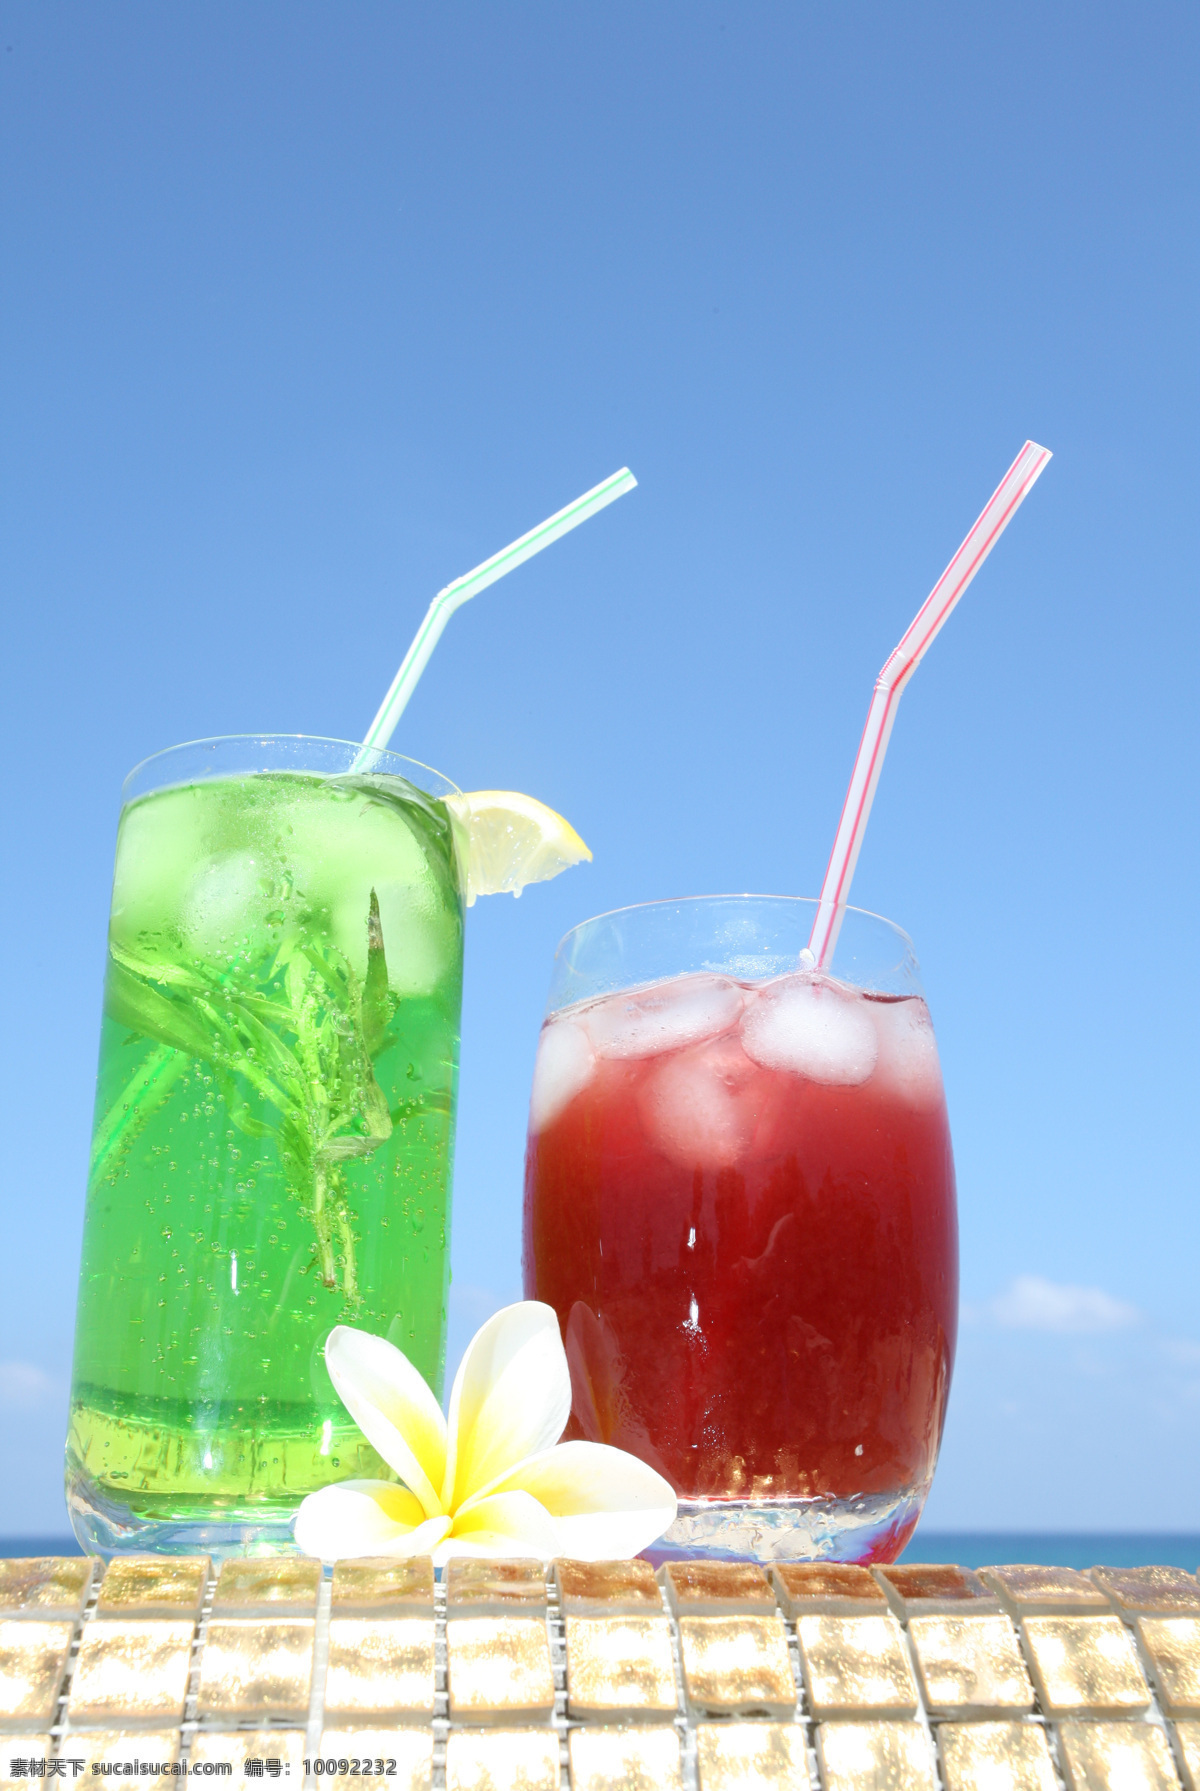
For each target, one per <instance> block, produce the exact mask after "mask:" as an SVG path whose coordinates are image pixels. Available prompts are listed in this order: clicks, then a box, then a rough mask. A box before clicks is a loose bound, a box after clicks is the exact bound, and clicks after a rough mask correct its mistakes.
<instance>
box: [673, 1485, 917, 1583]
mask: <svg viewBox="0 0 1200 1791" xmlns="http://www.w3.org/2000/svg"><path fill="white" fill-rule="evenodd" d="M928 1491H929V1487H928V1485H927V1484H926V1485H923V1486H909V1487H904V1488H902V1489H901V1491H899V1492H895V1493H878V1494H875V1495H873V1496H871V1497H867V1496H865V1495H863V1494H859V1495H858V1496H857V1497H851V1498H847V1499H828V1498H827V1499H681V1500H680V1501H679V1515H678V1517H677V1518H676V1519H675V1522H674V1523H673V1524H672V1525H671V1528H670V1529H669V1530H668V1531H667V1533H666V1535H665V1536H662V1537H660V1539H659V1540H658V1541H657V1542H656V1543H654V1545H653V1546H652V1547H651V1548H648V1549H646V1550H645V1551H644V1552H645V1555H646V1559H647V1560H649V1561H652V1562H653V1563H654V1565H655V1566H656V1567H659V1566H661V1565H662V1563H663V1562H664V1561H684V1560H695V1559H696V1558H697V1557H699V1558H703V1559H707V1560H710V1561H852V1562H861V1563H864V1564H865V1563H867V1562H870V1561H881V1562H885V1563H886V1562H889V1561H894V1560H895V1559H896V1557H897V1556H898V1555H899V1554H900V1553H901V1551H902V1550H903V1548H904V1546H905V1544H906V1543H907V1541H908V1539H909V1537H910V1536H911V1535H912V1533H913V1531H914V1530H915V1529H916V1527H917V1519H918V1518H919V1517H920V1515H921V1507H922V1506H923V1505H924V1503H925V1495H926V1494H927V1493H928Z"/></svg>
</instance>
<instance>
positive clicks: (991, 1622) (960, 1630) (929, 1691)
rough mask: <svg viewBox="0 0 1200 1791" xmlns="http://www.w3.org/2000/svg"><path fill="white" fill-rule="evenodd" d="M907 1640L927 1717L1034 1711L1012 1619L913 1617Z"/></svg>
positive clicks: (1004, 1714) (992, 1616)
mask: <svg viewBox="0 0 1200 1791" xmlns="http://www.w3.org/2000/svg"><path fill="white" fill-rule="evenodd" d="M908 1638H909V1641H910V1642H911V1643H912V1649H913V1653H914V1655H915V1656H916V1662H917V1678H918V1679H919V1681H920V1683H921V1689H922V1691H923V1692H924V1694H925V1708H926V1710H927V1711H928V1712H929V1714H930V1716H949V1717H954V1716H974V1717H987V1716H1019V1715H1022V1714H1024V1713H1026V1712H1028V1711H1031V1710H1032V1709H1033V1686H1032V1685H1031V1684H1030V1682H1029V1674H1028V1673H1027V1672H1026V1671H1025V1662H1024V1661H1023V1660H1022V1658H1021V1647H1020V1643H1019V1642H1018V1641H1017V1632H1016V1630H1015V1629H1014V1628H1013V1626H1012V1622H1011V1620H1010V1619H1009V1618H1008V1617H1006V1616H1004V1615H1003V1613H1002V1612H1001V1613H997V1614H995V1615H986V1614H985V1615H984V1616H982V1617H913V1618H911V1619H910V1621H909V1625H908Z"/></svg>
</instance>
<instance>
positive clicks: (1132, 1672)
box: [1021, 1616, 1150, 1717]
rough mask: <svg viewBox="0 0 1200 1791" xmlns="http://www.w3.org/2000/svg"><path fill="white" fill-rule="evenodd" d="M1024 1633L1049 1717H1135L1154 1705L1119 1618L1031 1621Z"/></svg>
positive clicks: (1031, 1663) (1046, 1618) (1042, 1703)
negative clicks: (1151, 1704) (1150, 1704)
mask: <svg viewBox="0 0 1200 1791" xmlns="http://www.w3.org/2000/svg"><path fill="white" fill-rule="evenodd" d="M1021 1628H1022V1630H1023V1632H1024V1637H1025V1652H1026V1654H1027V1656H1028V1658H1029V1665H1030V1668H1031V1669H1032V1672H1033V1683H1034V1685H1035V1686H1036V1688H1037V1695H1038V1698H1039V1700H1040V1702H1041V1706H1042V1711H1043V1714H1044V1715H1046V1716H1097V1717H1099V1716H1134V1715H1136V1714H1137V1713H1139V1712H1140V1711H1143V1710H1145V1709H1146V1708H1147V1706H1148V1705H1149V1703H1150V1687H1149V1686H1148V1685H1147V1683H1146V1678H1145V1675H1144V1674H1143V1672H1142V1669H1141V1667H1140V1666H1139V1665H1138V1662H1137V1656H1136V1654H1135V1653H1134V1649H1133V1639H1132V1637H1131V1636H1130V1634H1129V1631H1128V1630H1127V1629H1126V1628H1125V1625H1124V1624H1123V1623H1122V1622H1121V1619H1120V1618H1119V1617H1111V1616H1110V1617H1027V1618H1026V1619H1025V1621H1024V1622H1023V1623H1022V1625H1021Z"/></svg>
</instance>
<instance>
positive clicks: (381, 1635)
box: [325, 1611, 436, 1722]
mask: <svg viewBox="0 0 1200 1791" xmlns="http://www.w3.org/2000/svg"><path fill="white" fill-rule="evenodd" d="M434 1644H435V1626H434V1620H433V1613H432V1611H431V1612H430V1614H429V1616H428V1617H339V1616H333V1617H331V1618H330V1622H329V1665H328V1668H327V1671H326V1678H325V1714H326V1716H336V1717H338V1718H342V1717H348V1718H352V1719H353V1720H355V1721H359V1722H363V1721H371V1720H372V1719H378V1718H384V1717H394V1716H399V1715H412V1716H417V1717H422V1718H424V1719H425V1720H426V1721H428V1722H432V1720H433V1701H434V1696H435V1692H436V1684H435V1672H434Z"/></svg>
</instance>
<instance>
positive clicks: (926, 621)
mask: <svg viewBox="0 0 1200 1791" xmlns="http://www.w3.org/2000/svg"><path fill="white" fill-rule="evenodd" d="M1049 459H1050V450H1049V448H1039V447H1038V445H1037V443H1036V442H1026V443H1025V446H1024V447H1023V448H1022V449H1021V452H1020V453H1019V454H1018V455H1017V458H1016V459H1015V460H1014V461H1013V463H1012V465H1011V466H1010V467H1009V469H1008V471H1007V472H1006V473H1005V475H1004V477H1003V479H1001V481H1000V483H999V485H998V486H997V487H996V489H995V491H994V492H993V493H992V496H991V498H990V499H989V500H988V503H987V504H986V505H985V507H984V510H983V513H982V515H981V516H980V518H979V520H978V522H977V523H976V524H975V527H974V528H973V529H972V530H971V532H970V534H969V535H968V536H967V538H966V540H965V541H964V542H963V544H962V546H961V547H960V548H959V550H958V552H957V553H956V554H955V556H954V558H953V559H952V560H951V562H950V564H949V565H948V566H947V568H946V570H945V571H944V572H943V573H942V576H941V577H940V578H939V579H938V581H937V583H936V585H934V587H933V590H932V591H931V592H930V593H929V596H928V597H927V598H926V599H925V601H924V603H923V604H922V605H921V607H920V609H919V610H918V611H917V613H916V615H915V617H914V618H913V620H912V622H911V623H910V625H909V627H908V628H907V629H906V630H905V632H904V634H903V636H902V637H901V640H900V644H899V646H898V647H897V648H896V650H895V652H894V653H893V654H892V655H891V657H890V658H889V659H888V661H887V663H886V665H885V666H884V668H883V670H882V671H881V672H880V674H879V676H878V678H876V680H875V690H874V694H873V695H872V697H871V706H870V708H869V709H868V710H867V723H866V726H865V727H864V729H863V736H862V741H861V743H860V745H859V748H858V757H857V758H856V759H855V761H854V770H853V771H852V772H851V774H850V788H849V789H848V790H847V791H846V800H845V802H844V803H843V804H842V816H841V820H840V821H839V822H838V830H837V834H836V835H835V837H834V842H833V851H832V852H831V853H830V855H829V868H828V869H827V870H826V872H825V881H824V883H823V884H822V885H821V897H820V901H819V903H818V906H817V917H816V919H815V920H814V922H813V929H812V934H811V936H810V938H809V941H808V951H807V952H806V953H805V954H804V961H805V962H806V963H810V962H811V963H814V964H816V965H817V966H818V967H820V966H824V965H826V964H828V963H829V960H830V959H831V958H832V956H833V948H834V946H835V945H836V944H837V936H838V933H839V932H840V930H841V925H842V919H843V916H844V915H845V912H846V903H847V901H848V900H849V896H850V881H851V879H852V877H853V876H854V867H855V865H856V864H857V863H858V854H859V851H860V849H861V847H862V842H863V835H864V833H865V832H866V828H867V817H868V815H869V814H870V813H871V804H872V802H873V801H874V799H875V789H876V786H877V785H878V783H879V773H880V772H881V771H882V770H883V757H884V754H885V753H886V752H887V747H888V740H889V739H890V738H891V732H892V723H893V722H894V721H895V719H896V710H897V708H898V707H899V703H900V697H901V694H902V693H903V690H904V687H905V685H906V684H907V683H908V681H909V679H910V678H911V677H912V675H913V673H914V672H915V671H916V669H917V667H918V666H919V665H920V663H921V660H922V659H923V657H924V655H925V653H926V651H927V650H928V648H929V645H930V642H931V641H932V640H933V639H934V638H935V636H936V635H937V633H938V631H939V630H940V629H941V627H942V626H943V624H944V623H945V621H946V618H947V617H948V616H949V614H950V611H951V610H952V609H953V608H954V606H955V604H956V603H957V602H958V600H959V598H960V597H961V596H962V594H963V592H964V591H965V590H966V588H967V586H968V585H969V584H970V582H971V580H972V579H973V578H974V576H975V574H976V573H977V572H978V571H979V568H980V567H981V566H982V565H983V562H984V561H985V560H986V559H987V557H988V555H989V554H990V553H991V551H992V549H993V547H994V546H995V545H996V542H997V541H998V540H999V539H1000V536H1001V535H1002V534H1003V532H1004V530H1005V529H1006V528H1007V527H1008V524H1009V522H1010V521H1011V520H1012V518H1013V516H1014V515H1015V514H1016V511H1017V507H1018V505H1020V504H1021V503H1022V501H1023V500H1024V499H1025V497H1026V496H1027V495H1028V493H1029V492H1030V491H1031V490H1032V488H1033V484H1034V481H1035V480H1036V479H1037V478H1038V476H1039V474H1040V473H1041V472H1042V470H1043V468H1044V467H1045V465H1046V462H1047V461H1048V460H1049Z"/></svg>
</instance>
